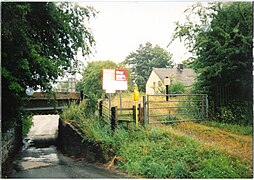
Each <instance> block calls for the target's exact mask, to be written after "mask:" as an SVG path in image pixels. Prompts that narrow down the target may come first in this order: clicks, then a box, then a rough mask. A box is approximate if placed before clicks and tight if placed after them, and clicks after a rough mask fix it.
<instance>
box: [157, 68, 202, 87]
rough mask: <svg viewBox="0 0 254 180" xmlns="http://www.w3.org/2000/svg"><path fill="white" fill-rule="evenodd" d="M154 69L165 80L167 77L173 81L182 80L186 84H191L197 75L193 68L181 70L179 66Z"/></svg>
mask: <svg viewBox="0 0 254 180" xmlns="http://www.w3.org/2000/svg"><path fill="white" fill-rule="evenodd" d="M153 71H154V72H155V73H156V74H157V76H158V77H159V78H160V79H161V81H162V82H163V81H164V79H165V78H166V77H168V78H170V79H171V80H172V81H173V82H177V81H178V82H182V83H183V84H184V85H185V86H191V85H192V84H193V83H194V81H195V79H196V77H197V75H196V73H195V72H194V70H193V69H190V68H184V69H182V70H181V71H180V70H179V69H178V68H153Z"/></svg>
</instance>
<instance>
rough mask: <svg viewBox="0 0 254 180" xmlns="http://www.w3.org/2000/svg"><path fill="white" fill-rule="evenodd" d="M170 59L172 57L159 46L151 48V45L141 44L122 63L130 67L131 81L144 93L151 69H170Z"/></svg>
mask: <svg viewBox="0 0 254 180" xmlns="http://www.w3.org/2000/svg"><path fill="white" fill-rule="evenodd" d="M171 58H172V55H171V54H170V53H169V52H167V51H166V50H164V49H163V48H161V47H160V46H159V45H156V46H155V47H153V46H152V44H151V43H149V42H147V43H146V44H145V45H142V44H141V45H140V46H139V48H138V49H137V50H136V52H131V53H130V54H129V55H128V56H127V57H126V59H125V61H124V63H125V64H128V65H130V66H131V67H132V73H133V74H134V77H133V80H134V81H135V83H137V84H138V86H139V90H140V91H145V87H146V82H147V80H148V78H149V75H150V74H151V72H152V69H153V67H155V68H166V67H172V63H173V61H172V59H171Z"/></svg>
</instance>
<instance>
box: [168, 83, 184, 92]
mask: <svg viewBox="0 0 254 180" xmlns="http://www.w3.org/2000/svg"><path fill="white" fill-rule="evenodd" d="M168 91H169V94H182V93H184V92H185V87H184V84H183V83H181V82H175V83H173V84H172V85H170V86H169V88H168Z"/></svg>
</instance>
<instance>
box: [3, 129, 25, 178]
mask: <svg viewBox="0 0 254 180" xmlns="http://www.w3.org/2000/svg"><path fill="white" fill-rule="evenodd" d="M1 136H2V137H1V143H2V144H1V166H2V167H1V175H2V177H5V176H6V175H7V174H8V173H9V171H10V166H11V164H12V161H13V158H14V157H15V155H16V153H17V152H18V150H19V149H20V148H21V146H22V126H21V125H17V126H16V127H12V128H10V129H9V130H7V131H6V132H5V133H2V135H1Z"/></svg>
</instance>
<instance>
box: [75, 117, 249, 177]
mask: <svg viewBox="0 0 254 180" xmlns="http://www.w3.org/2000/svg"><path fill="white" fill-rule="evenodd" d="M79 117H80V116H79ZM71 123H72V124H75V125H77V126H78V127H79V129H80V130H81V131H82V133H83V136H84V139H86V140H90V141H94V142H96V143H97V144H99V145H100V147H101V148H102V149H103V150H104V152H112V151H113V154H114V155H115V157H116V159H117V167H118V168H119V169H120V170H121V171H123V172H128V174H129V175H131V176H141V177H144V178H251V177H252V169H251V168H250V167H249V165H248V164H246V163H245V162H243V161H240V160H239V159H237V158H236V157H233V156H231V155H228V154H225V153H224V152H222V151H221V150H219V149H215V148H211V147H209V146H206V145H203V144H201V143H200V141H196V140H194V139H192V138H190V137H189V136H187V135H182V134H176V133H173V132H172V131H170V130H163V129H162V128H156V127H148V128H146V129H144V128H142V127H139V126H138V127H136V126H132V127H131V128H130V129H129V130H128V131H126V130H124V129H123V128H120V127H118V128H117V129H116V130H115V133H114V135H112V133H111V130H110V126H109V125H105V124H103V123H102V121H99V120H98V118H97V117H89V118H87V117H85V116H83V120H82V121H80V120H79V119H77V120H75V119H73V121H71Z"/></svg>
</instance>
